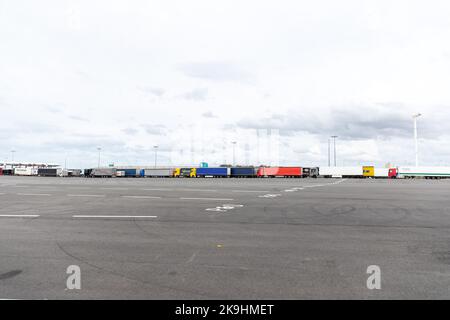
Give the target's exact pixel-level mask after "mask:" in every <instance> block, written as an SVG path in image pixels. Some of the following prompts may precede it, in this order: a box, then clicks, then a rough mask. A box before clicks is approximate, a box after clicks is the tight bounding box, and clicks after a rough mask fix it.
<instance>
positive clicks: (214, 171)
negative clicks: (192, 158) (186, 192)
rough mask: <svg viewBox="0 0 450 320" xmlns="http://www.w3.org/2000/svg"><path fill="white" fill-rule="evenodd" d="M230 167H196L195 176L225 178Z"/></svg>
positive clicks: (228, 173)
mask: <svg viewBox="0 0 450 320" xmlns="http://www.w3.org/2000/svg"><path fill="white" fill-rule="evenodd" d="M230 173H231V168H197V170H196V176H197V177H202V178H205V177H213V178H217V177H221V178H225V177H228V176H230Z"/></svg>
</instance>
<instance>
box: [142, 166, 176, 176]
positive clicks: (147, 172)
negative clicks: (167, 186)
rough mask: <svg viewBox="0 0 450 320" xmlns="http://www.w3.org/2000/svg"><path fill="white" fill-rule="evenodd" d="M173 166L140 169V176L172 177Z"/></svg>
mask: <svg viewBox="0 0 450 320" xmlns="http://www.w3.org/2000/svg"><path fill="white" fill-rule="evenodd" d="M173 171H174V169H173V168H160V169H157V168H156V169H142V170H141V171H140V176H141V177H155V178H158V177H159V178H163V177H173Z"/></svg>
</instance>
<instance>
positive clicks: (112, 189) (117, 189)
mask: <svg viewBox="0 0 450 320" xmlns="http://www.w3.org/2000/svg"><path fill="white" fill-rule="evenodd" d="M100 189H102V190H128V188H100Z"/></svg>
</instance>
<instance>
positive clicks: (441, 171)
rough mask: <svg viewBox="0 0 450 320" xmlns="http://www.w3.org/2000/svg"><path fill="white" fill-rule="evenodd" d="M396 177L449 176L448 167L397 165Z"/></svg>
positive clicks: (427, 177) (435, 177)
mask: <svg viewBox="0 0 450 320" xmlns="http://www.w3.org/2000/svg"><path fill="white" fill-rule="evenodd" d="M398 178H401V179H414V178H423V179H445V178H450V167H399V168H398Z"/></svg>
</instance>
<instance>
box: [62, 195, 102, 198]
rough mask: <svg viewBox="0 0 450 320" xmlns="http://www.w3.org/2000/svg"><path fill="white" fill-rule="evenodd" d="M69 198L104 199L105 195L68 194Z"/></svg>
mask: <svg viewBox="0 0 450 320" xmlns="http://www.w3.org/2000/svg"><path fill="white" fill-rule="evenodd" d="M67 196H68V197H96V198H100V197H104V196H105V195H104V194H68V195H67Z"/></svg>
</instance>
